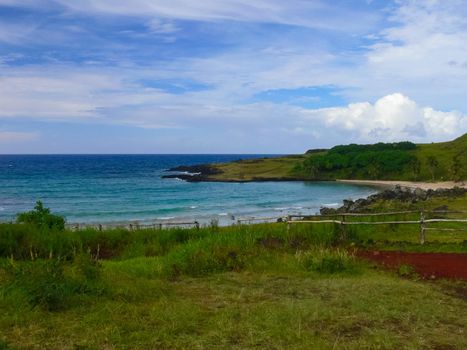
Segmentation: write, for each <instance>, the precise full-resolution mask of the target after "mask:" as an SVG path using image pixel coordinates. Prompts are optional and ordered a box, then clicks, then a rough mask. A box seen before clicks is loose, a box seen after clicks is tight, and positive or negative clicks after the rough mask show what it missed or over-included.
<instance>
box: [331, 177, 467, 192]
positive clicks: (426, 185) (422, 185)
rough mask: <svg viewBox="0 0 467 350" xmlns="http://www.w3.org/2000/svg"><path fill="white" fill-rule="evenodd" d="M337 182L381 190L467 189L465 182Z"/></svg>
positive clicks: (341, 180) (339, 180) (344, 180)
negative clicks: (399, 188) (397, 187)
mask: <svg viewBox="0 0 467 350" xmlns="http://www.w3.org/2000/svg"><path fill="white" fill-rule="evenodd" d="M336 182H340V183H348V184H354V185H365V186H375V187H381V188H392V187H395V186H400V187H401V188H408V189H416V188H419V189H422V190H424V191H427V190H439V189H451V188H454V187H459V188H467V184H466V183H465V182H454V181H443V182H416V181H386V180H346V179H338V180H336Z"/></svg>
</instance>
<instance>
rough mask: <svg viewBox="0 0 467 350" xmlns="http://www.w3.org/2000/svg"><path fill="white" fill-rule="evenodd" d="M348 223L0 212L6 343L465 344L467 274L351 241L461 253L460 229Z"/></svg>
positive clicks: (0, 324)
mask: <svg viewBox="0 0 467 350" xmlns="http://www.w3.org/2000/svg"><path fill="white" fill-rule="evenodd" d="M456 203H460V205H463V204H465V202H464V201H463V200H462V199H457V202H456ZM435 204H436V203H433V204H432V205H435ZM456 207H457V206H456ZM340 233H341V232H340V228H339V227H337V226H336V225H328V224H325V225H320V226H318V227H317V226H313V227H312V226H306V225H300V226H293V227H292V228H291V229H290V230H287V225H286V224H281V223H278V224H260V225H242V226H233V227H225V228H218V227H208V228H201V229H172V230H162V231H158V230H139V231H126V230H107V231H106V230H104V231H102V232H100V231H97V230H84V231H77V232H72V231H63V232H59V231H56V232H55V231H53V230H40V229H38V228H35V227H31V226H28V225H15V224H3V225H0V248H1V249H0V255H1V256H2V258H1V260H0V262H1V263H0V266H1V267H0V330H1V333H0V349H44V348H48V349H125V348H127V349H148V348H149V349H150V348H153V349H394V348H402V349H465V348H466V347H467V333H466V331H465V326H466V324H467V303H466V295H467V294H466V293H467V284H466V282H461V281H457V282H456V281H432V282H429V281H424V280H421V279H419V278H418V277H417V276H416V275H412V274H409V275H407V274H406V273H401V275H402V276H400V275H399V274H398V272H397V271H385V270H381V269H379V268H375V266H373V265H371V264H369V263H364V262H362V261H359V260H357V259H356V258H355V257H353V256H352V255H351V254H349V253H347V247H348V246H352V247H354V246H355V245H358V244H363V245H367V246H368V245H371V246H372V247H377V246H378V245H381V246H385V247H391V246H397V245H399V246H398V248H399V249H401V248H402V249H407V250H414V249H415V250H416V249H422V250H423V249H425V250H428V251H433V250H434V251H452V252H464V253H465V252H466V251H467V246H466V245H465V238H466V237H464V238H463V240H462V239H454V240H453V239H452V237H444V236H438V237H437V239H436V241H437V242H432V243H431V244H427V245H425V246H420V245H419V244H417V243H416V238H417V237H418V234H417V232H411V231H410V230H406V228H402V227H399V228H397V227H391V226H388V227H386V226H383V227H380V228H379V229H378V230H377V231H376V230H373V232H370V230H356V231H355V232H350V236H351V237H350V240H349V241H346V242H340V241H339V237H340ZM389 237H391V238H389ZM412 237H415V240H414V241H412ZM370 240H371V241H370ZM97 257H99V259H98V260H97V259H96V258H97ZM402 268H403V267H401V269H402ZM401 271H402V272H404V271H405V270H401Z"/></svg>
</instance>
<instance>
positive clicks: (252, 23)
mask: <svg viewBox="0 0 467 350" xmlns="http://www.w3.org/2000/svg"><path fill="white" fill-rule="evenodd" d="M466 42H467V3H466V2H465V0H450V1H448V2H447V1H436V0H424V1H405V0H398V1H393V2H391V1H380V0H373V1H370V0H354V1H350V0H346V1H344V0H341V1H324V0H289V1H282V0H248V1H246V0H203V1H196V2H195V1H189V0H171V1H162V0H132V1H125V0H36V1H33V0H21V1H20V0H0V153H300V152H303V151H305V150H307V149H309V148H314V147H319V148H321V147H329V146H332V145H335V144H342V143H350V142H361V143H367V142H374V141H398V140H412V141H416V142H431V141H442V140H449V139H452V138H455V137H457V136H459V135H461V134H463V133H465V132H467V116H466V115H467V96H466V94H467V45H465V43H466Z"/></svg>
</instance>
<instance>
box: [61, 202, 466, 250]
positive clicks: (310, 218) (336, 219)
mask: <svg viewBox="0 0 467 350" xmlns="http://www.w3.org/2000/svg"><path fill="white" fill-rule="evenodd" d="M416 213H418V214H419V215H418V218H417V219H416V220H389V221H385V220H383V221H349V219H348V218H350V217H362V218H363V217H368V218H370V217H378V216H379V217H381V216H395V215H403V214H416ZM428 214H446V215H447V214H467V211H440V210H438V211H436V210H435V211H425V210H424V211H418V210H407V211H393V212H385V213H338V214H325V215H324V214H323V215H288V216H287V217H249V218H238V219H237V220H236V223H237V225H242V224H253V223H259V222H266V223H287V230H290V227H291V225H295V224H336V225H340V227H341V230H342V236H343V238H346V235H347V230H346V227H348V226H352V225H391V224H392V225H419V226H420V237H419V239H420V243H421V244H424V243H425V241H426V232H427V231H430V230H431V231H450V232H453V231H467V228H440V227H427V224H430V223H443V222H444V223H467V218H459V219H445V218H433V219H427V218H426V216H427V215H428ZM326 218H329V219H326ZM66 226H67V228H69V229H71V230H80V229H86V228H94V229H98V230H103V229H107V228H124V229H129V230H140V229H159V230H162V229H163V228H169V227H195V228H200V223H199V222H198V221H189V222H154V223H149V224H147V223H146V224H141V223H138V222H133V223H126V224H107V225H106V224H67V225H66Z"/></svg>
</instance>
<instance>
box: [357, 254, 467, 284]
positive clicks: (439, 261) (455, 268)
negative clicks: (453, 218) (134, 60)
mask: <svg viewBox="0 0 467 350" xmlns="http://www.w3.org/2000/svg"><path fill="white" fill-rule="evenodd" d="M356 255H357V256H358V257H360V258H363V259H365V260H370V261H374V262H376V263H379V264H382V265H384V266H387V267H389V268H397V267H399V266H400V265H403V264H405V265H410V266H412V267H413V269H414V270H415V272H417V273H418V274H419V275H420V276H422V277H424V278H431V279H435V278H451V279H461V280H467V254H457V253H455V254H454V253H452V254H451V253H408V252H394V251H357V252H356Z"/></svg>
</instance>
